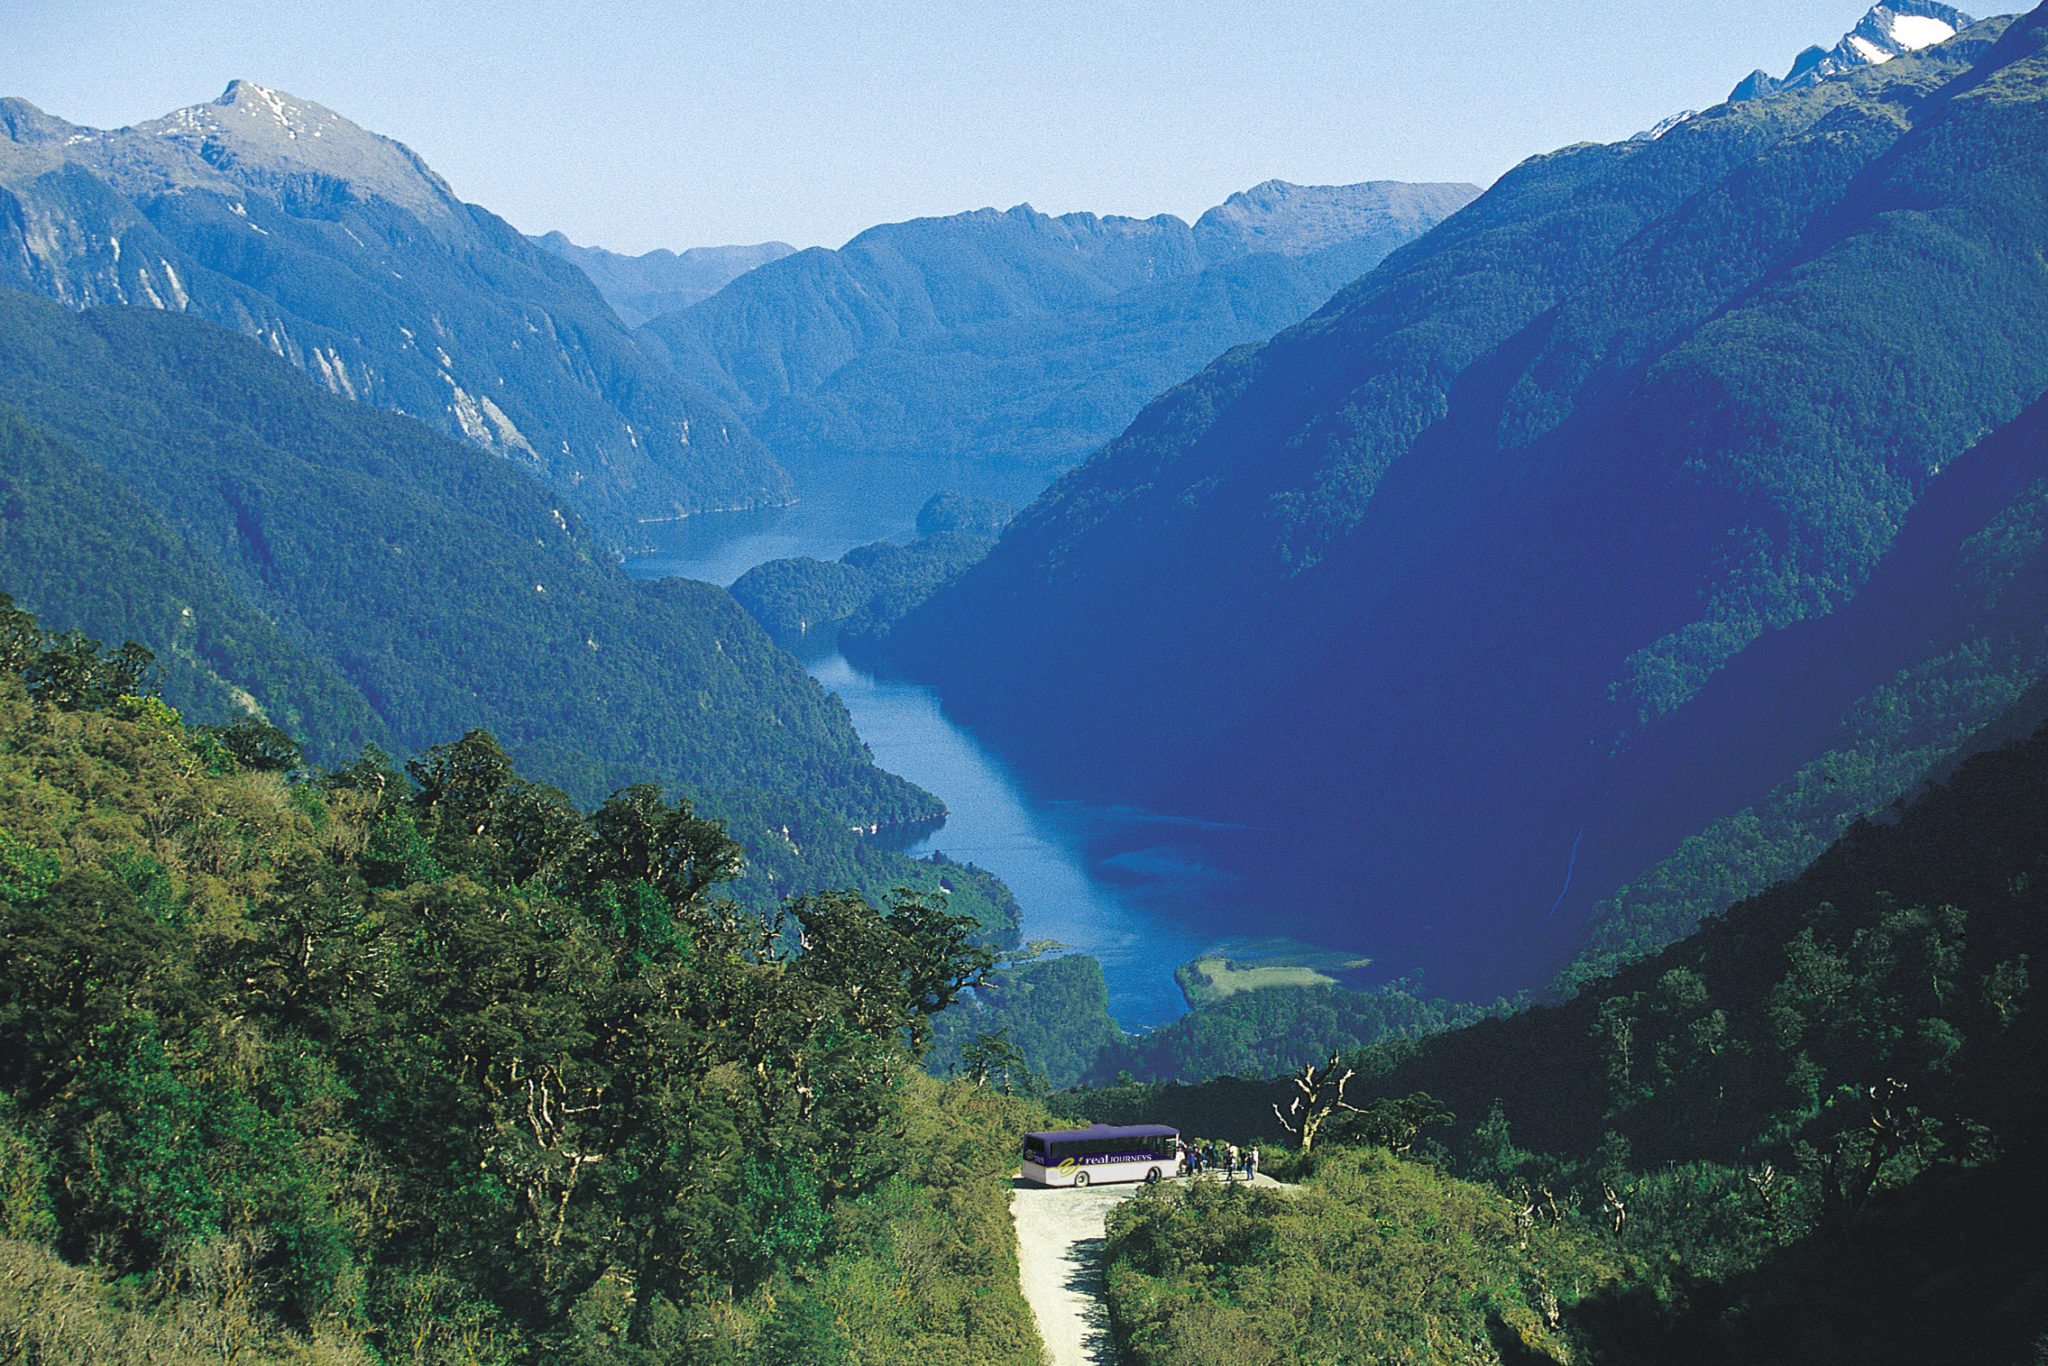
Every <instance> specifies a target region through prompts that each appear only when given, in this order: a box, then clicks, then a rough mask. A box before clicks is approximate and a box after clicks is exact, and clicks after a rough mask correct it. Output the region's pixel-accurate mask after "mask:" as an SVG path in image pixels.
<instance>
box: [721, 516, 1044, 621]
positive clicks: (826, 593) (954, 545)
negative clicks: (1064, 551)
mask: <svg viewBox="0 0 2048 1366" xmlns="http://www.w3.org/2000/svg"><path fill="white" fill-rule="evenodd" d="M1009 519H1010V509H1009V507H1008V506H1007V505H1005V504H1003V503H1000V502H998V501H996V500H995V499H992V498H974V497H969V496H967V495H965V494H958V493H950V492H949V493H937V494H933V495H932V497H931V498H930V499H928V500H927V501H926V502H925V505H924V506H923V507H922V508H920V509H918V514H917V539H916V540H913V541H912V542H910V544H908V545H896V544H895V543H893V542H890V541H876V542H875V543H873V544H872V545H863V546H855V547H854V548H853V549H852V550H849V551H847V552H846V553H845V554H844V555H841V556H840V557H839V558H838V559H837V560H835V561H831V562H827V561H824V560H815V559H810V558H808V557H798V558H796V559H788V560H770V561H768V562H767V563H766V564H759V565H756V566H754V567H753V568H752V569H749V570H748V571H747V572H746V573H744V574H742V575H741V576H740V577H739V578H738V579H737V580H736V581H735V582H734V583H733V586H732V595H733V597H734V598H735V599H737V600H738V602H739V604H740V606H742V607H744V608H746V609H747V611H749V612H751V613H752V614H753V616H754V620H756V621H758V622H760V623H761V625H762V626H763V627H765V628H766V629H767V631H768V633H769V634H770V635H772V636H774V637H775V638H776V639H777V640H782V641H791V642H794V641H797V640H801V639H803V638H804V637H805V636H808V635H810V634H812V633H813V632H817V633H819V634H821V635H830V634H831V633H834V632H844V633H845V634H846V635H847V636H849V637H854V638H859V637H867V638H869V639H868V641H867V643H868V644H869V646H870V647H871V646H872V643H873V638H875V637H882V636H886V635H887V634H888V632H889V628H890V627H891V626H892V625H894V624H895V623H896V622H897V621H899V620H900V619H902V617H903V615H904V614H905V613H906V612H908V611H910V609H911V608H913V607H915V606H917V605H918V604H919V603H921V602H923V601H924V600H925V599H926V598H928V597H930V596H931V595H932V593H933V591H934V590H936V589H938V588H939V587H941V586H943V585H944V584H947V583H950V582H951V581H952V580H953V579H955V578H957V577H959V575H960V574H961V573H962V572H963V571H964V570H966V569H967V568H968V566H970V565H972V564H974V563H975V562H976V561H978V560H979V559H981V557H982V556H984V555H986V554H988V551H989V547H990V546H992V545H994V544H995V543H996V536H997V534H998V533H999V532H1001V531H1002V529H1003V524H1004V523H1005V522H1007V521H1008V520H1009ZM849 643H851V641H850V642H849Z"/></svg>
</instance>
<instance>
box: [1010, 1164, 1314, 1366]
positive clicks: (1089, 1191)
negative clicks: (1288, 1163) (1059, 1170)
mask: <svg viewBox="0 0 2048 1366" xmlns="http://www.w3.org/2000/svg"><path fill="white" fill-rule="evenodd" d="M1258 1184H1259V1185H1261V1186H1275V1185H1278V1184H1279V1183H1278V1182H1276V1181H1274V1180H1273V1178H1271V1177H1269V1176H1262V1177H1260V1178H1259V1180H1258ZM1142 1189H1144V1187H1143V1185H1142V1183H1137V1182H1133V1183H1131V1184H1129V1185H1116V1186H1084V1187H1081V1188H1080V1189H1073V1188H1070V1187H1045V1186H1038V1185H1034V1184H1032V1183H1030V1182H1027V1181H1025V1180H1023V1179H1022V1178H1019V1179H1018V1180H1017V1181H1016V1182H1015V1183H1014V1189H1013V1190H1012V1191H1011V1193H1010V1217H1011V1218H1012V1219H1014V1220H1015V1221H1016V1224H1017V1274H1018V1276H1019V1277H1020V1278H1021V1279H1022V1281H1023V1283H1024V1298H1025V1300H1026V1301H1027V1302H1028V1303H1029V1304H1030V1305H1031V1312H1032V1314H1033V1315H1034V1316H1036V1318H1037V1319H1038V1335H1039V1336H1040V1337H1041V1338H1043V1339H1045V1350H1046V1355H1047V1357H1048V1359H1049V1360H1050V1361H1051V1362H1052V1366H1103V1364H1104V1363H1109V1362H1114V1361H1115V1360H1116V1359H1117V1355H1116V1347H1115V1344H1114V1343H1113V1342H1112V1341H1111V1340H1110V1335H1109V1306H1108V1305H1107V1304H1106V1303H1105V1302H1104V1301H1103V1296H1102V1248H1103V1243H1104V1241H1105V1240H1106V1239H1107V1237H1108V1224H1109V1212H1110V1210H1112V1209H1114V1208H1115V1207H1116V1206H1117V1205H1119V1204H1121V1203H1123V1202H1124V1201H1125V1200H1128V1199H1130V1198H1131V1197H1132V1196H1133V1195H1136V1194H1137V1193H1138V1192H1139V1191H1140V1190H1142Z"/></svg>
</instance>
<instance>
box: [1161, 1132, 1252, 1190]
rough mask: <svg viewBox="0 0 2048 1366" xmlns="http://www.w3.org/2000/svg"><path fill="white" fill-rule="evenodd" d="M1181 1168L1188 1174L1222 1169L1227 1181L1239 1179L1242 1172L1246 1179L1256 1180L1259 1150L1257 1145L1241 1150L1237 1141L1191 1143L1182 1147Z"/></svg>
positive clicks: (1196, 1174) (1197, 1174)
mask: <svg viewBox="0 0 2048 1366" xmlns="http://www.w3.org/2000/svg"><path fill="white" fill-rule="evenodd" d="M1180 1169H1181V1173H1182V1174H1183V1175H1186V1176H1200V1175H1202V1174H1203V1173H1204V1172H1211V1171H1220V1172H1222V1173H1223V1179H1224V1180H1226V1181H1235V1180H1237V1178H1238V1174H1239V1173H1240V1172H1242V1173H1243V1174H1244V1179H1245V1180H1247V1181H1256V1180H1257V1179H1258V1176H1259V1150H1258V1149H1257V1148H1256V1147H1252V1148H1245V1149H1242V1150H1240V1149H1239V1148H1238V1146H1237V1145H1236V1144H1235V1143H1216V1142H1209V1143H1190V1144H1187V1145H1186V1146H1185V1147H1183V1148H1182V1149H1181V1154H1180Z"/></svg>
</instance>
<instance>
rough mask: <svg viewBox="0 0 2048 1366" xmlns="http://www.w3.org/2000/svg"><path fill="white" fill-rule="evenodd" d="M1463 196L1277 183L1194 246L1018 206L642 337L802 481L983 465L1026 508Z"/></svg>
mask: <svg viewBox="0 0 2048 1366" xmlns="http://www.w3.org/2000/svg"><path fill="white" fill-rule="evenodd" d="M1476 193H1477V191H1476V189H1474V188H1473V187H1471V186H1462V185H1401V184H1391V183H1375V184H1367V185H1351V186H1329V187H1306V186H1296V185H1286V184H1283V183H1281V182H1278V181H1275V182H1270V183H1268V184H1265V185H1261V186H1258V187H1256V188H1255V189H1252V190H1249V191H1246V192H1245V193H1243V194H1239V195H1233V196H1232V197H1231V199H1230V200H1229V201H1228V202H1227V203H1225V204H1222V205H1219V206H1218V207H1217V208H1215V209H1212V210H1210V211H1209V212H1208V213H1206V214H1204V215H1203V216H1202V217H1201V219H1200V220H1199V221H1198V222H1196V223H1195V224H1194V225H1193V226H1192V227H1190V226H1189V225H1188V224H1187V223H1184V222H1182V221H1181V220H1180V219H1178V218H1174V217H1172V216H1170V215H1161V216H1159V217H1157V218H1150V219H1143V220H1139V219H1132V218H1114V217H1112V218H1097V217H1096V216H1095V215H1093V214H1068V215H1065V216H1063V217H1059V218H1052V217H1048V216H1046V215H1044V214H1041V213H1037V212H1035V211H1034V210H1032V209H1031V208H1030V207H1029V206H1028V205H1019V206H1018V207H1017V208H1014V209H1011V210H1010V211H1009V212H1007V213H998V212H996V211H995V210H993V209H983V210H979V211H977V212H974V213H968V214H959V215H956V216H954V217H950V218H927V219H918V220H915V221H913V222H908V223H894V224H888V225H885V226H882V227H877V228H872V229H870V230H868V231H867V232H864V233H862V234H861V235H860V236H858V237H856V238H854V239H853V240H852V241H851V242H849V243H847V244H846V246H844V247H842V248H840V249H839V250H838V251H825V250H812V251H804V252H799V253H797V254H796V255H794V256H791V257H788V258H786V259H784V260H781V261H777V262H775V263H774V264H772V265H769V266H765V267H763V268H761V269H759V270H756V271H753V272H751V273H749V274H748V275H746V276H744V277H742V278H741V279H739V280H737V281H735V282H734V283H733V284H732V285H731V286H729V287H727V288H726V289H724V290H722V291H720V292H719V293H718V294H717V295H714V296H713V297H712V298H710V299H707V300H705V301H704V302H703V303H701V304H698V305H696V306H694V307H692V308H688V309H684V310H682V311H680V312H677V313H671V314H668V315H666V316H664V317H661V318H658V319H656V320H655V321H654V322H652V323H650V324H649V325H648V327H647V329H646V333H647V334H648V335H651V336H653V337H654V338H656V339H658V341H659V342H660V343H661V345H662V346H663V347H664V348H665V349H666V350H667V351H668V353H669V355H670V356H671V357H672V358H673V360H674V361H675V363H676V365H677V367H678V368H679V369H680V370H681V371H682V372H683V373H684V374H686V375H688V376H690V377H692V378H693V379H696V380H698V381H700V382H701V383H703V384H704V385H705V386H706V387H708V388H710V389H711V390H713V391H714V392H716V393H718V394H719V395H720V396H721V397H723V398H725V399H726V400H727V401H728V402H730V403H731V404H733V405H734V407H736V408H737V409H738V410H739V411H740V412H741V413H742V415H744V416H745V417H746V419H747V421H748V422H749V423H750V424H752V425H753V426H754V428H755V430H756V431H757V432H758V433H760V435H761V436H762V439H763V440H765V441H766V442H768V444H769V445H770V447H771V448H772V449H774V451H775V452H776V453H777V455H778V456H780V457H782V458H783V459H784V460H785V461H787V462H789V463H790V464H791V466H792V468H796V469H799V470H800V472H801V473H803V474H804V475H805V476H806V477H807V478H809V479H812V480H814V481H816V480H820V479H826V478H829V477H830V476H831V475H833V474H834V473H839V474H841V475H842V476H843V475H844V474H846V473H847V471H846V469H845V465H846V462H848V461H849V460H853V461H854V462H856V467H857V465H858V462H859V461H860V460H861V458H862V457H866V456H882V457H889V458H892V459H895V460H898V461H903V460H908V461H912V462H918V461H922V462H928V463H931V464H934V465H935V466H943V465H944V464H945V463H946V462H951V461H958V460H966V461H970V462H972V461H999V462H1000V465H1001V468H1002V469H1003V470H1004V471H1006V472H1009V473H1012V474H1013V475H1015V476H1016V477H1017V478H1020V479H1022V480H1023V481H1024V489H1023V491H1025V492H1035V491H1036V489H1037V488H1038V487H1042V486H1043V484H1044V482H1045V481H1046V480H1048V479H1050V478H1051V476H1052V475H1053V474H1055V473H1057V472H1058V471H1059V470H1061V469H1063V468H1065V467H1066V466H1068V465H1071V464H1073V463H1074V462H1075V461H1077V460H1079V459H1080V458H1081V457H1082V456H1083V455H1085V454H1087V452H1088V451H1090V450H1092V449H1093V448H1094V447H1095V446H1097V445H1099V444H1101V442H1102V441H1104V440H1106V439H1107V438H1108V437H1110V436H1111V435H1113V434H1114V433H1115V432H1116V431H1117V429H1118V428H1120V427H1121V426H1122V425H1123V424H1124V423H1126V422H1128V421H1129V420H1130V418H1131V416H1132V415H1133V414H1135V413H1136V412H1137V411H1138V409H1139V408H1140V407H1141V406H1142V405H1143V403H1144V402H1145V401H1146V400H1147V399H1149V398H1150V397H1152V396H1153V395H1154V394H1156V393H1158V392H1159V391H1160V390H1161V389H1163V388H1165V387H1166V386H1168V385H1170V384H1174V383H1177V382H1178V381H1180V380H1182V379H1185V378H1186V377H1187V376H1189V375H1191V374H1193V373H1195V371H1196V370H1198V369H1199V368H1200V367H1201V366H1203V365H1205V364H1207V363H1208V362H1209V361H1210V360H1212V359H1214V358H1215V357H1216V356H1217V355H1218V354H1219V353H1221V352H1222V351H1224V350H1225V349H1227V348H1229V347H1231V346H1235V345H1238V344H1240V343H1243V342H1248V341H1256V340H1262V339H1264V338H1266V337H1269V336H1271V335H1272V334H1273V333H1274V332H1275V331H1277V330H1278V329H1280V328H1282V327H1284V326H1286V325H1288V324H1289V323H1293V322H1296V321H1299V320H1300V319H1301V318H1303V317H1305V316H1306V315H1307V314H1308V313H1309V312H1310V311H1311V310H1313V309H1314V308H1315V307H1316V306H1317V305H1319V304H1321V303H1322V302H1323V301H1324V300H1325V299H1327V298H1328V297H1329V296H1330V294H1331V293H1332V292H1333V291H1335V290H1336V289H1337V288H1339V287H1340V286H1341V285H1343V284H1346V283H1348V282H1349V281H1351V280H1353V279H1356V278H1357V277H1358V276H1359V275H1360V274H1362V273H1363V272H1364V271H1366V270H1367V269H1369V268H1370V267H1371V266H1373V265H1374V264H1375V263H1377V262H1378V261H1379V260H1380V258H1382V257H1383V256H1385V255H1386V254H1387V253H1388V252H1389V251H1391V250H1393V249H1394V248H1395V247H1397V246H1400V245H1401V244H1402V243H1404V242H1407V241H1410V240H1412V239H1413V238H1415V237H1418V236H1420V235H1421V234H1422V233H1424V232H1426V231H1427V230H1428V229H1429V228H1430V227H1431V226H1433V225H1434V224H1435V223H1437V222H1438V221H1440V220H1441V219H1443V218H1444V217H1446V216H1448V215H1449V214H1451V213H1453V212H1455V211H1456V210H1457V209H1458V208H1459V207H1460V206H1462V205H1463V204H1464V203H1466V202H1467V201H1468V200H1470V199H1471V198H1472V196H1473V195H1474V194H1476ZM939 482H943V481H942V480H939V481H935V482H934V487H936V486H937V484H938V483H939ZM998 491H999V492H1002V493H1005V494H1007V493H1011V492H1015V491H1017V490H1012V489H1008V488H1005V489H1002V490H998Z"/></svg>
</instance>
